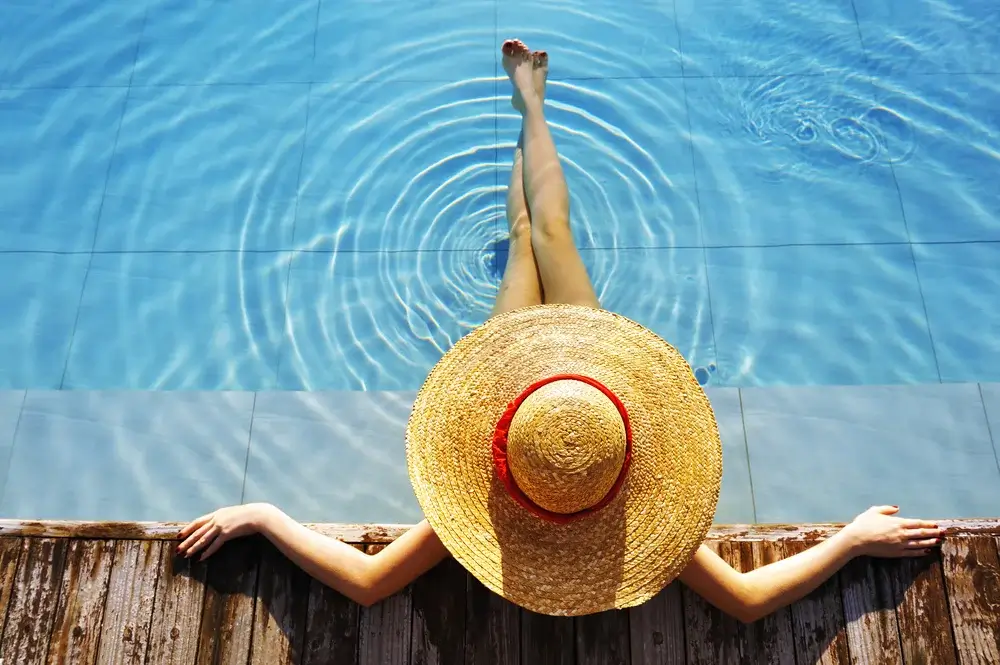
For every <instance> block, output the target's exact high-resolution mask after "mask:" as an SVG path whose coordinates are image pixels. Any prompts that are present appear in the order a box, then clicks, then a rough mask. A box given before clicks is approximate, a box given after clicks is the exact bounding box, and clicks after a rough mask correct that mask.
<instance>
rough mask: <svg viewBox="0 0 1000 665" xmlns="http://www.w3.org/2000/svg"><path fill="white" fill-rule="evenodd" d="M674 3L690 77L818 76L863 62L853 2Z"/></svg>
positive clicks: (756, 0) (751, 0)
mask: <svg viewBox="0 0 1000 665" xmlns="http://www.w3.org/2000/svg"><path fill="white" fill-rule="evenodd" d="M674 4H675V6H676V12H677V24H678V26H679V28H680V46H681V52H682V53H683V54H684V73H685V75H687V76H705V75H714V76H746V75H768V76H788V75H791V74H802V73H813V74H815V73H824V72H828V71H832V70H841V71H843V70H851V69H857V68H859V67H861V66H862V65H863V64H864V62H865V60H864V50H863V49H862V46H861V40H860V39H859V37H858V27H857V23H856V21H855V19H854V11H853V8H852V4H856V3H852V2H851V0H831V1H830V2H824V3H819V4H817V3H812V2H786V3H779V4H775V3H773V2H768V1H767V0H749V1H747V0H744V2H739V3H733V2H726V1H725V0H676V2H675V3H674ZM668 38H670V37H669V36H668Z"/></svg>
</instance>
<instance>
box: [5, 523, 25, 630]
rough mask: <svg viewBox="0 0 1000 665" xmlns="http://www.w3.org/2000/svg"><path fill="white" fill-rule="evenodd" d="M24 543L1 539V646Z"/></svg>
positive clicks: (19, 540)
mask: <svg viewBox="0 0 1000 665" xmlns="http://www.w3.org/2000/svg"><path fill="white" fill-rule="evenodd" d="M23 545H24V542H23V541H22V539H21V538H0V644H3V636H4V629H5V628H6V626H7V608H8V607H9V606H10V595H11V593H12V592H13V591H14V580H15V575H17V562H18V560H19V559H20V558H21V549H22V547H23Z"/></svg>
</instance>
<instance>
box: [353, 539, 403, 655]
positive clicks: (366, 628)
mask: <svg viewBox="0 0 1000 665" xmlns="http://www.w3.org/2000/svg"><path fill="white" fill-rule="evenodd" d="M384 547H385V546H384V545H368V546H367V547H366V548H365V551H366V552H368V554H377V553H378V552H380V551H381V550H382V549H383V548H384ZM411 593H412V588H411V587H406V588H405V589H403V590H402V591H400V592H399V593H397V594H395V595H393V596H390V597H389V598H386V599H385V600H383V601H381V602H379V603H375V604H374V605H372V606H371V607H362V608H361V615H360V618H359V621H358V623H359V626H358V663H360V665H408V664H409V662H410V628H411V626H412V618H411V611H412V607H413V606H412V602H411Z"/></svg>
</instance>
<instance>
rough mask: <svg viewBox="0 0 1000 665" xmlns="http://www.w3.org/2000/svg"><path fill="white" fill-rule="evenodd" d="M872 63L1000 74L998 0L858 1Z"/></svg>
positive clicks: (878, 68) (884, 67)
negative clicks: (993, 0)
mask: <svg viewBox="0 0 1000 665" xmlns="http://www.w3.org/2000/svg"><path fill="white" fill-rule="evenodd" d="M854 5H855V7H856V8H857V15H858V27H859V30H860V31H861V37H862V39H863V40H864V44H865V50H866V52H867V56H868V65H869V67H870V68H871V69H872V71H875V72H885V71H906V72H914V73H918V72H922V73H945V72H947V73H954V74H961V73H969V72H984V73H986V72H992V73H998V72H1000V49H998V48H997V26H998V25H1000V7H998V6H997V4H996V3H995V2H992V0H883V1H882V2H856V3H854Z"/></svg>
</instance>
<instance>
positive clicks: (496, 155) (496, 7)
mask: <svg viewBox="0 0 1000 665" xmlns="http://www.w3.org/2000/svg"><path fill="white" fill-rule="evenodd" d="M499 42H500V1H499V0H496V1H495V2H494V3H493V197H494V198H493V206H494V210H495V211H496V212H495V213H494V214H495V217H494V219H493V242H492V245H493V246H494V247H497V246H499V242H500V240H499V239H500V238H501V234H502V233H503V225H502V224H501V222H500V220H501V219H502V215H501V210H503V211H504V213H506V203H505V202H504V200H503V199H502V197H501V196H500V55H499V53H500V51H499V50H498V45H499ZM502 279H503V269H502V268H501V266H500V256H499V252H497V251H496V250H494V256H493V281H494V282H495V283H496V287H497V293H498V294H499V291H500V282H501V280H502Z"/></svg>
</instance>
